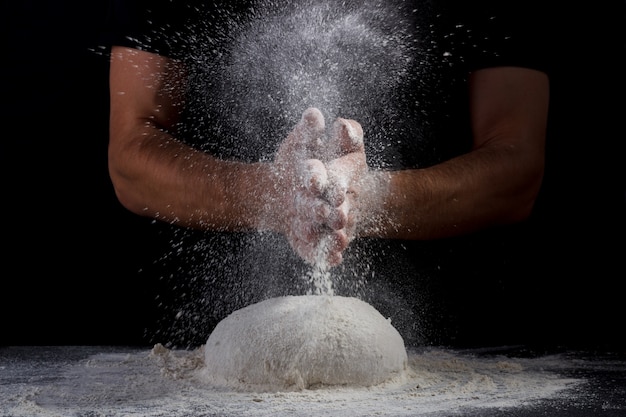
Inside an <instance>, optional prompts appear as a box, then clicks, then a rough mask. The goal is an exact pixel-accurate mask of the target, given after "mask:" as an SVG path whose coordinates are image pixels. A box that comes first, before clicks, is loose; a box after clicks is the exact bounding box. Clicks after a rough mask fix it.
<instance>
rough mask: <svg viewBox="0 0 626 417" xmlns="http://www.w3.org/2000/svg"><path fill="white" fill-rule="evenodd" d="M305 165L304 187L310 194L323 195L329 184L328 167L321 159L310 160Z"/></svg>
mask: <svg viewBox="0 0 626 417" xmlns="http://www.w3.org/2000/svg"><path fill="white" fill-rule="evenodd" d="M303 165H304V166H303V174H302V176H303V181H304V186H305V187H306V189H307V190H308V191H309V192H310V193H312V194H314V195H321V193H322V191H323V190H324V188H326V184H327V182H328V174H327V172H326V167H325V166H324V164H323V163H322V161H320V160H319V159H308V160H306V161H304V164H303Z"/></svg>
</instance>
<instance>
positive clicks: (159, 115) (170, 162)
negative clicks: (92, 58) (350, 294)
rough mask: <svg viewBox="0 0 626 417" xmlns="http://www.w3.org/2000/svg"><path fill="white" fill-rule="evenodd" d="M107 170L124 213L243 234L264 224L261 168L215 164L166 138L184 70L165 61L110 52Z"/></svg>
mask: <svg viewBox="0 0 626 417" xmlns="http://www.w3.org/2000/svg"><path fill="white" fill-rule="evenodd" d="M111 52H112V56H111V64H110V94H111V97H110V99H111V107H110V139H109V151H108V152H109V172H110V176H111V180H112V182H113V186H114V188H115V192H116V195H117V197H118V199H119V201H120V202H121V203H122V205H123V206H125V207H126V208H127V209H129V210H130V211H132V212H134V213H136V214H139V215H142V216H148V217H154V218H158V219H160V220H163V221H167V222H171V223H176V224H180V225H183V226H188V227H194V228H204V229H218V230H233V231H234V230H247V229H252V228H257V227H259V226H260V223H261V222H263V223H265V224H266V223H267V216H265V215H264V213H265V212H266V210H265V209H266V204H268V202H269V201H272V200H273V199H274V200H275V198H274V197H275V196H273V195H271V193H272V192H273V191H274V190H275V189H276V183H275V181H274V178H273V177H272V173H271V167H270V166H269V165H268V164H263V163H254V164H244V163H239V162H235V161H224V160H218V159H217V158H214V157H213V156H211V155H209V154H207V153H204V152H200V151H197V150H195V149H193V148H191V147H189V146H187V145H185V144H184V143H182V142H181V141H179V140H177V139H176V138H175V137H174V135H173V129H174V126H175V124H176V122H177V121H178V117H179V114H180V109H181V107H182V106H183V105H184V103H183V101H182V100H183V99H182V96H181V94H182V93H181V91H182V90H183V88H182V85H183V77H184V71H183V69H182V66H181V65H180V64H178V63H177V62H175V61H173V60H170V59H168V58H165V57H162V56H159V55H155V54H152V53H148V52H144V51H138V50H136V49H130V48H122V47H113V49H112V51H111Z"/></svg>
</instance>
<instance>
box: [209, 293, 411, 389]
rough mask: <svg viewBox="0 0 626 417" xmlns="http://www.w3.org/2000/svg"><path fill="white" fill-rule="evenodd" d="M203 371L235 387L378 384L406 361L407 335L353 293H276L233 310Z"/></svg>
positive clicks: (399, 372) (220, 328)
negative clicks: (345, 294)
mask: <svg viewBox="0 0 626 417" xmlns="http://www.w3.org/2000/svg"><path fill="white" fill-rule="evenodd" d="M204 349H205V351H204V355H205V356H204V359H205V370H204V371H205V376H206V378H208V379H209V380H210V381H211V382H212V383H215V384H218V385H223V386H227V387H230V388H234V389H236V390H242V391H246V390H254V391H266V392H267V391H296V390H302V389H308V388H314V387H318V386H336V385H341V386H373V385H377V384H380V383H383V382H385V381H388V380H391V379H393V378H397V377H401V376H402V375H403V374H404V373H405V372H406V371H407V369H408V359H407V352H406V349H405V346H404V341H403V339H402V336H400V334H399V333H398V331H397V330H396V329H395V328H394V327H393V326H392V325H391V323H390V321H389V320H387V319H385V318H384V317H383V316H382V315H381V314H380V313H379V312H378V311H377V310H376V309H375V308H374V307H372V306H371V305H369V304H367V303H366V302H363V301H361V300H359V299H357V298H353V297H342V296H327V295H304V296H286V297H277V298H271V299H268V300H265V301H262V302H259V303H256V304H252V305H250V306H247V307H244V308H242V309H240V310H237V311H235V312H233V313H232V314H231V315H229V316H228V317H226V318H225V319H224V320H222V321H221V322H220V323H218V325H217V326H216V327H215V329H214V330H213V332H212V333H211V335H210V336H209V338H208V341H207V343H206V345H205V347H204Z"/></svg>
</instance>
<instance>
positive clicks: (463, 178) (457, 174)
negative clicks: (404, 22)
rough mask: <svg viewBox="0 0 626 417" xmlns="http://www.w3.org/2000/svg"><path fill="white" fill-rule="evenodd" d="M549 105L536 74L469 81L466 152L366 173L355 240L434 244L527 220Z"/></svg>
mask: <svg viewBox="0 0 626 417" xmlns="http://www.w3.org/2000/svg"><path fill="white" fill-rule="evenodd" d="M548 99H549V98H548V79H547V76H546V75H545V74H543V73H541V72H538V71H534V70H530V69H524V68H514V67H503V68H490V69H484V70H480V71H477V72H476V73H474V74H473V75H472V76H471V80H470V103H469V105H470V108H471V120H472V132H473V135H474V144H473V149H472V151H471V152H469V153H467V154H465V155H462V156H459V157H456V158H454V159H451V160H449V161H446V162H444V163H441V164H438V165H435V166H432V167H429V168H425V169H414V170H406V171H397V172H391V173H384V172H370V174H368V178H367V179H366V181H365V184H366V185H365V186H363V188H362V189H360V191H359V192H358V194H359V198H360V199H361V200H362V203H361V216H360V219H361V220H360V222H359V228H358V232H357V233H358V235H360V236H376V237H383V238H403V239H433V238H441V237H448V236H454V235H460V234H464V233H468V232H472V231H476V230H479V229H482V228H485V227H490V226H493V225H497V224H506V223H512V222H516V221H520V220H522V219H524V218H526V217H527V216H528V215H529V214H530V212H531V209H532V207H533V205H534V201H535V198H536V196H537V193H538V190H539V188H540V185H541V181H542V177H543V170H544V144H545V130H546V121H547V111H548Z"/></svg>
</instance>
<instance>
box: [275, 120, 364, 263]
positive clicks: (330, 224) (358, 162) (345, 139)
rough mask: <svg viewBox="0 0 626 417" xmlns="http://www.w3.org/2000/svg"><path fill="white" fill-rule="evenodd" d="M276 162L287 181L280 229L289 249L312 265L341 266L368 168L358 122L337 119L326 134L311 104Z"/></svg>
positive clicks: (283, 144) (282, 176)
mask: <svg viewBox="0 0 626 417" xmlns="http://www.w3.org/2000/svg"><path fill="white" fill-rule="evenodd" d="M274 166H275V169H276V173H277V174H278V176H279V178H281V181H282V183H283V184H285V185H286V186H285V187H284V188H283V190H284V191H283V192H284V193H285V194H286V195H284V196H282V197H281V200H282V202H283V203H284V210H285V218H284V224H283V225H282V227H281V229H282V230H283V233H284V234H285V236H286V237H287V239H288V241H289V243H290V245H291V247H292V248H293V249H294V251H295V252H296V253H298V255H299V256H301V257H302V258H303V259H304V260H305V261H306V262H308V263H310V264H315V265H317V266H319V267H322V268H325V267H331V266H336V265H338V264H340V263H341V262H342V260H343V251H344V250H345V249H346V248H347V247H348V245H349V244H350V242H351V240H352V239H353V238H354V235H355V229H356V223H357V220H358V194H359V193H358V189H359V187H358V185H359V182H360V181H361V180H362V179H363V178H364V176H365V174H366V173H367V170H368V167H367V163H366V159H365V150H364V144H363V130H362V128H361V125H360V124H359V123H357V122H356V121H354V120H348V119H341V118H339V119H337V120H335V122H334V123H333V125H332V128H331V129H330V132H329V134H327V132H326V125H325V121H324V117H323V115H322V113H321V112H320V111H319V110H318V109H316V108H309V109H307V110H306V111H305V112H304V113H303V115H302V118H301V120H300V121H299V122H298V124H296V126H295V127H294V129H293V130H292V131H291V133H290V134H289V135H288V136H287V139H285V141H284V142H283V143H282V144H281V146H280V147H279V149H278V152H277V154H276V158H275V161H274Z"/></svg>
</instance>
